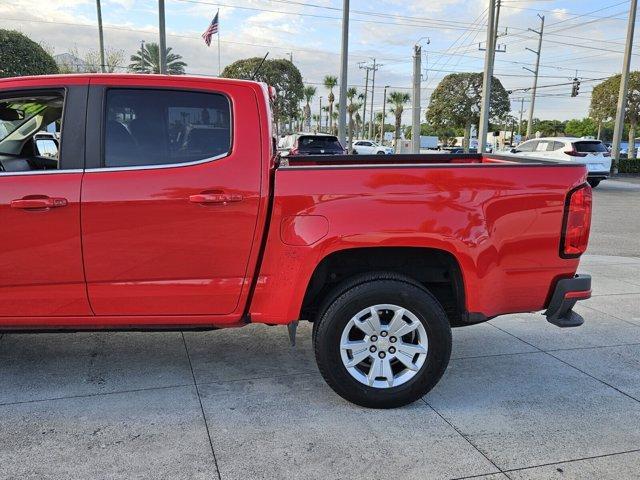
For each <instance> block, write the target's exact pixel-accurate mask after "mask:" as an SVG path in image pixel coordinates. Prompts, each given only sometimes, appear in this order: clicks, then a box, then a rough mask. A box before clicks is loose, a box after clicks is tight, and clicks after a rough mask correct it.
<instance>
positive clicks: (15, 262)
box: [0, 78, 91, 325]
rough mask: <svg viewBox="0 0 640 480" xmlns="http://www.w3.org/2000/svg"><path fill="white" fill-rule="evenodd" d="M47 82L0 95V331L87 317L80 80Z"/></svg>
mask: <svg viewBox="0 0 640 480" xmlns="http://www.w3.org/2000/svg"><path fill="white" fill-rule="evenodd" d="M48 82H50V80H43V81H40V82H37V83H38V87H31V88H24V87H23V86H22V85H23V83H22V82H15V85H14V86H9V87H8V88H7V89H3V90H0V124H1V125H2V128H0V167H1V168H0V225H1V226H2V228H1V229H0V232H1V233H0V325H8V324H11V325H17V324H22V321H19V322H17V324H16V321H15V320H9V319H8V317H49V316H58V317H64V316H82V315H91V310H90V308H89V303H88V301H87V294H86V288H85V283H84V272H83V266H82V247H81V238H80V186H81V181H82V169H83V166H84V128H85V114H86V102H87V86H86V82H87V81H86V80H82V79H78V78H75V79H73V82H74V83H75V84H74V85H66V86H65V85H59V84H57V85H51V86H47V83H48ZM34 83H35V82H34ZM83 83H85V84H84V85H83ZM3 317H4V319H3ZM25 323H28V324H34V322H33V320H25Z"/></svg>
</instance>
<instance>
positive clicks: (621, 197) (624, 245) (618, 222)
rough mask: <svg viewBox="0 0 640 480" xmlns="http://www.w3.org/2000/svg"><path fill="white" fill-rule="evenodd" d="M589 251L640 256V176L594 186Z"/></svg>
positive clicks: (601, 253)
mask: <svg viewBox="0 0 640 480" xmlns="http://www.w3.org/2000/svg"><path fill="white" fill-rule="evenodd" d="M593 197H594V198H593V220H592V222H593V223H592V226H591V237H590V239H589V249H588V250H587V253H589V254H592V255H618V256H623V257H638V256H640V178H621V179H619V180H618V179H617V180H606V181H604V182H602V183H601V184H600V185H599V186H598V187H597V188H595V189H594V190H593Z"/></svg>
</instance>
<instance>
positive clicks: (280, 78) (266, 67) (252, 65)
mask: <svg viewBox="0 0 640 480" xmlns="http://www.w3.org/2000/svg"><path fill="white" fill-rule="evenodd" d="M262 60H263V59H262V57H252V58H245V59H242V60H238V61H236V62H233V63H232V64H231V65H227V66H226V67H225V69H224V70H223V71H222V76H223V77H226V78H241V79H245V80H250V79H254V80H256V81H258V82H264V83H266V84H267V85H271V86H272V87H274V88H275V89H276V93H277V96H276V99H275V101H274V103H273V117H274V119H275V122H276V133H279V131H280V124H281V123H282V122H286V121H289V122H291V120H292V119H293V118H295V117H297V115H298V105H299V104H300V102H301V101H302V99H303V98H304V84H303V83H302V75H301V74H300V70H298V69H297V68H296V66H295V65H294V64H293V63H291V62H290V61H289V60H285V59H281V58H275V59H273V60H264V62H262ZM261 62H262V66H261V67H260V69H259V70H258V66H259V65H260V63H261Z"/></svg>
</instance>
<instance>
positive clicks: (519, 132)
mask: <svg viewBox="0 0 640 480" xmlns="http://www.w3.org/2000/svg"><path fill="white" fill-rule="evenodd" d="M522 112H524V96H523V97H522V98H521V99H520V122H519V123H518V135H522Z"/></svg>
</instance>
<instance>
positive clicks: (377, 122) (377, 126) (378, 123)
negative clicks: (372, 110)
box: [373, 112, 384, 143]
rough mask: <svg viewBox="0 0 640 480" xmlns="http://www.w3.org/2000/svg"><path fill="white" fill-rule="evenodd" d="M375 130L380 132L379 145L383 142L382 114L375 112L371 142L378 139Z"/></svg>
mask: <svg viewBox="0 0 640 480" xmlns="http://www.w3.org/2000/svg"><path fill="white" fill-rule="evenodd" d="M376 130H380V143H382V140H384V132H383V131H382V112H376V116H375V123H374V124H373V140H375V139H376V138H378V135H377V133H376Z"/></svg>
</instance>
